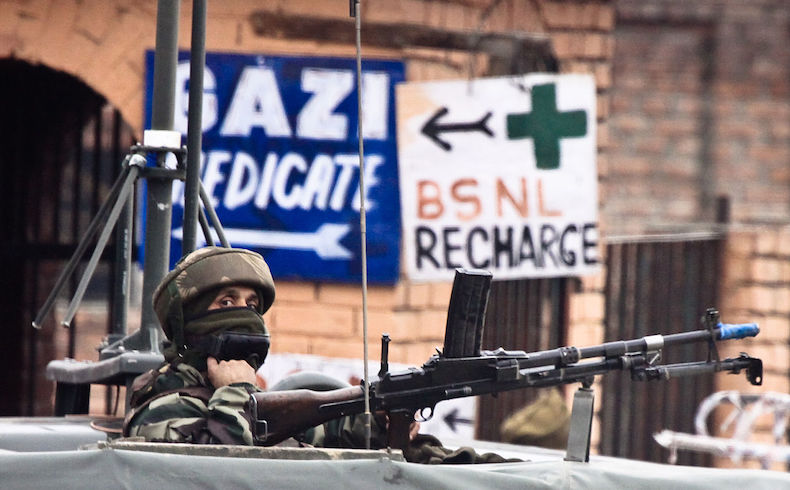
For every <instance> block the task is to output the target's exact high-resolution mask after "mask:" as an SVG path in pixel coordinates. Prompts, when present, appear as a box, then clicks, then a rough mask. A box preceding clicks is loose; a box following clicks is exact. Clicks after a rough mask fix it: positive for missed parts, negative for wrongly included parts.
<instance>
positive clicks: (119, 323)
mask: <svg viewBox="0 0 790 490" xmlns="http://www.w3.org/2000/svg"><path fill="white" fill-rule="evenodd" d="M130 185H131V186H132V187H133V186H134V182H132V183H131V184H130ZM133 218H134V193H133V192H132V193H129V196H128V197H127V198H126V203H125V207H124V209H123V211H121V215H120V216H119V218H118V226H116V228H115V257H116V258H115V264H114V267H115V274H114V276H115V281H114V284H113V288H114V294H113V305H112V315H111V316H112V323H111V325H110V328H111V330H110V333H112V334H114V335H126V331H127V329H126V322H127V320H128V316H129V285H130V279H131V269H132V230H133V222H132V221H133Z"/></svg>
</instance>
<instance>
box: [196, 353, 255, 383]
mask: <svg viewBox="0 0 790 490" xmlns="http://www.w3.org/2000/svg"><path fill="white" fill-rule="evenodd" d="M206 365H207V366H208V380H209V381H210V382H211V384H212V385H214V388H221V387H223V386H228V385H229V384H232V383H250V384H253V385H254V384H255V380H256V378H255V370H254V369H253V368H252V366H250V365H249V363H247V361H241V360H230V361H219V362H218V361H217V360H216V359H214V358H213V357H209V358H208V359H207V361H206Z"/></svg>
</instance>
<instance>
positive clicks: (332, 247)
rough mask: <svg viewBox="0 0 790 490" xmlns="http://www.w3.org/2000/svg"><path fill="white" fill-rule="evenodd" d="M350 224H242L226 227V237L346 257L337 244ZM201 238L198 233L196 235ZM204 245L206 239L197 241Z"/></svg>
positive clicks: (247, 244) (257, 245)
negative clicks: (277, 227) (285, 227)
mask: <svg viewBox="0 0 790 490" xmlns="http://www.w3.org/2000/svg"><path fill="white" fill-rule="evenodd" d="M350 229H351V226H349V225H345V224H337V223H324V224H322V225H321V226H320V227H319V228H318V229H317V230H316V231H314V232H298V231H270V230H248V229H244V228H225V229H224V232H225V238H227V239H228V242H230V243H231V244H233V245H234V246H244V247H254V248H285V249H290V250H310V251H313V252H315V253H316V254H318V256H319V257H321V258H322V259H349V258H351V257H352V254H351V252H350V251H349V250H348V249H347V248H346V247H344V246H343V245H341V244H340V240H341V239H342V238H343V237H344V236H346V234H347V233H348V232H349V230H350ZM211 233H212V235H213V236H214V241H215V242H219V238H218V236H217V232H216V231H214V230H211ZM183 235H184V229H183V228H177V229H175V230H173V238H176V239H178V240H180V239H181V238H182V237H183ZM198 242H201V237H198ZM199 245H200V246H202V245H205V240H203V241H202V243H199Z"/></svg>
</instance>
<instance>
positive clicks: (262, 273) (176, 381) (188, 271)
mask: <svg viewBox="0 0 790 490" xmlns="http://www.w3.org/2000/svg"><path fill="white" fill-rule="evenodd" d="M274 291H275V290H274V281H273V280H272V276H271V272H270V271H269V267H268V266H267V265H266V262H265V261H264V260H263V258H262V257H261V256H260V255H258V254H257V253H255V252H252V251H249V250H244V249H234V248H222V247H205V248H202V249H199V250H196V251H195V252H192V253H191V254H189V255H187V256H186V257H185V258H184V259H182V260H181V261H180V262H179V263H178V264H177V265H176V267H175V268H174V269H173V270H172V271H170V273H168V274H167V275H166V276H165V277H164V279H162V282H161V283H160V284H159V286H158V287H157V289H156V291H155V292H154V297H153V302H154V311H155V312H156V315H157V317H158V318H159V322H160V324H161V325H162V329H163V330H164V333H165V335H166V336H167V338H168V340H169V345H167V347H166V348H165V350H164V355H165V362H164V363H163V364H162V366H161V367H160V368H159V369H157V370H151V371H148V372H147V373H143V374H141V375H140V376H138V377H137V379H135V381H134V383H133V386H132V394H131V399H130V400H131V410H130V411H129V413H128V414H127V415H126V418H125V420H124V426H123V435H124V436H127V437H128V436H142V437H144V438H145V439H146V440H147V441H152V442H188V443H196V444H244V445H252V444H253V442H254V441H253V433H252V430H251V427H252V424H253V421H254V418H255V415H256V414H254V413H253V412H252V407H251V404H250V395H251V394H252V393H255V392H256V391H261V388H260V387H258V386H257V385H256V379H257V378H256V376H255V372H256V370H257V369H258V367H260V366H261V364H262V363H263V361H264V359H265V358H266V354H267V353H268V349H269V333H268V330H267V329H266V325H265V324H264V321H263V314H264V313H265V312H266V311H267V310H268V309H269V308H270V307H271V305H272V303H273V302H274ZM220 347H221V348H220ZM217 352H221V354H222V353H224V355H221V354H217V355H220V357H223V359H217V358H216V357H214V356H213V355H210V353H217ZM302 379H304V377H302ZM313 381H314V383H313V384H316V385H317V386H316V387H313V386H290V385H287V383H286V384H285V386H284V387H285V388H288V389H290V388H297V387H302V388H315V389H327V388H339V387H340V386H341V385H340V384H338V385H337V386H331V383H329V384H327V383H328V381H327V379H326V377H323V378H321V379H317V380H313ZM318 385H320V387H319V386H318ZM362 421H363V418H362V417H358V416H349V417H343V418H340V419H337V420H333V421H330V422H327V423H325V424H323V425H322V426H319V427H316V428H314V429H310V430H308V431H306V432H305V434H303V435H300V437H299V439H298V440H299V442H300V443H306V444H309V445H313V446H320V447H343V448H363V447H365V440H364V433H365V432H364V427H363V425H362ZM386 424H387V422H386V418H384V417H374V424H373V427H372V440H371V441H370V442H371V447H372V448H374V449H377V448H384V447H386V445H387V444H386V439H387V438H386ZM418 428H419V424H417V423H416V422H415V423H413V424H412V426H411V430H410V434H409V436H410V440H411V444H410V447H409V448H407V449H406V450H405V451H404V456H405V457H406V459H407V460H408V461H412V462H421V463H482V462H501V461H505V459H504V458H501V457H499V456H498V455H494V454H484V455H479V454H477V453H476V452H475V451H474V450H473V449H471V448H460V449H457V450H451V449H447V448H444V447H443V446H442V445H441V443H440V442H439V441H438V440H437V439H436V438H434V437H432V436H429V435H423V434H417V431H418Z"/></svg>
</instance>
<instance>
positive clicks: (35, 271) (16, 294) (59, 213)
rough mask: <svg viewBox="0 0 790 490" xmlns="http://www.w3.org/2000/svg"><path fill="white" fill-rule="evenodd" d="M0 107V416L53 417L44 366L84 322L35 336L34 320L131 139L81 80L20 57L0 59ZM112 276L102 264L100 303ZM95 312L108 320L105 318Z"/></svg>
mask: <svg viewBox="0 0 790 490" xmlns="http://www.w3.org/2000/svg"><path fill="white" fill-rule="evenodd" d="M0 108H2V110H1V111H0V175H2V178H1V179H0V230H2V233H3V234H4V236H3V239H2V240H0V270H2V274H0V332H1V333H0V335H2V342H0V372H3V373H4V375H3V376H0V415H49V414H51V413H52V402H51V396H52V392H53V383H52V382H51V381H48V380H47V379H46V378H45V375H44V374H45V373H44V370H45V367H46V364H47V362H49V361H50V360H52V359H53V358H55V357H57V356H60V357H62V356H63V355H67V356H69V357H73V356H74V346H75V339H76V337H77V336H78V335H80V326H79V325H78V324H74V325H73V326H72V328H71V330H70V331H68V332H66V333H65V334H64V333H63V331H62V330H61V329H62V327H60V326H59V325H56V323H57V322H56V321H55V318H52V317H50V318H48V319H47V321H46V322H45V323H44V325H43V328H42V329H41V330H35V329H33V328H32V326H31V322H32V320H33V318H34V317H35V314H36V310H37V308H39V307H40V306H41V305H42V303H43V302H44V299H45V298H46V296H47V294H48V293H49V291H50V290H51V289H52V286H53V284H54V283H55V281H56V279H57V277H58V274H59V273H60V271H61V270H62V269H63V266H64V264H65V262H66V261H67V260H68V258H69V257H70V256H71V254H72V253H73V251H74V249H75V247H76V245H77V243H78V242H79V240H80V237H81V236H82V234H83V233H84V231H85V229H86V228H87V226H88V224H89V223H90V220H91V218H92V217H93V215H94V214H95V212H96V210H97V209H98V207H99V206H100V205H101V203H102V201H103V200H104V198H105V197H106V195H107V192H108V190H109V188H110V187H111V185H112V183H113V181H114V180H115V177H116V175H117V174H118V173H119V170H120V165H121V161H122V157H123V155H124V154H125V153H126V150H127V149H128V147H129V146H130V145H131V144H132V142H133V135H132V131H131V129H130V128H129V126H128V125H126V124H125V123H124V122H123V121H122V119H121V117H120V115H119V113H118V112H117V111H116V110H114V109H113V108H112V107H111V106H110V105H109V104H108V103H107V101H106V100H105V99H104V97H102V96H101V95H99V94H97V93H96V92H95V91H93V90H92V89H91V88H90V87H88V86H87V85H85V84H84V83H82V82H81V81H80V80H78V79H76V78H74V77H73V76H71V75H68V74H65V73H62V72H58V71H55V70H52V69H50V68H47V67H45V66H41V65H32V64H29V63H27V62H24V61H20V60H14V59H2V60H0ZM108 250H110V251H111V250H112V247H108ZM106 260H107V259H106V258H105V261H106ZM109 270H110V268H109V267H107V264H106V262H105V263H104V264H102V266H100V268H99V269H98V270H97V274H96V276H95V279H94V281H93V285H92V290H91V293H89V295H90V294H92V295H93V297H94V299H97V300H98V301H102V299H104V300H105V301H106V300H107V299H109V298H108V297H107V293H106V291H107V290H108V289H110V288H107V287H102V285H101V282H102V281H105V284H106V281H111V280H112V278H111V277H110V273H109ZM78 272H79V271H78ZM78 279H79V276H78V275H77V276H76V277H75V279H74V282H73V284H71V287H72V291H73V287H74V286H76V282H77V280H78ZM67 289H68V288H67ZM69 298H70V296H69V297H68V298H64V300H66V301H68V299H69ZM99 316H100V317H102V320H99V321H104V322H106V316H107V315H106V314H104V315H99Z"/></svg>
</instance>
